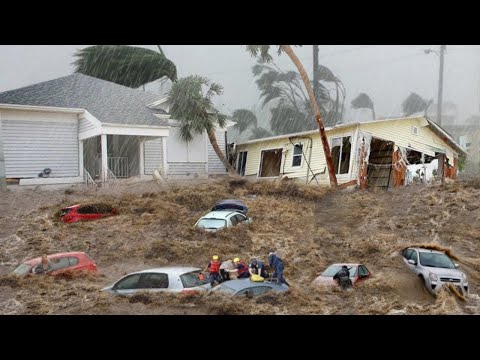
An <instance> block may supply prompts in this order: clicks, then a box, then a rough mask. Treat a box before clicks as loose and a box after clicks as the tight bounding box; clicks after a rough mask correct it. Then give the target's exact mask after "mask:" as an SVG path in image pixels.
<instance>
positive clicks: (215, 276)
mask: <svg viewBox="0 0 480 360" xmlns="http://www.w3.org/2000/svg"><path fill="white" fill-rule="evenodd" d="M221 264H222V262H221V261H220V260H219V258H218V255H213V257H212V261H210V262H209V263H208V265H207V267H206V268H205V270H204V271H205V272H206V271H208V272H209V273H210V275H208V281H209V282H210V285H211V286H212V287H213V285H214V284H215V281H217V282H218V283H219V284H220V283H221V282H222V281H223V279H222V277H221V276H220V265H221Z"/></svg>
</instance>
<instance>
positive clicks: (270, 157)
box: [259, 149, 282, 177]
mask: <svg viewBox="0 0 480 360" xmlns="http://www.w3.org/2000/svg"><path fill="white" fill-rule="evenodd" d="M281 164H282V149H273V150H264V151H262V157H261V161H260V175H259V177H277V176H279V175H280V165H281Z"/></svg>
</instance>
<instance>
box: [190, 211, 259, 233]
mask: <svg viewBox="0 0 480 360" xmlns="http://www.w3.org/2000/svg"><path fill="white" fill-rule="evenodd" d="M251 223H252V219H250V218H249V217H246V216H245V215H243V214H242V213H239V212H237V211H231V210H223V211H211V212H209V213H208V214H207V215H205V216H202V217H201V218H200V219H199V220H198V221H197V223H196V224H195V226H196V227H199V228H202V229H204V230H206V231H218V230H221V229H225V228H230V227H233V226H235V225H238V224H247V225H249V224H251Z"/></svg>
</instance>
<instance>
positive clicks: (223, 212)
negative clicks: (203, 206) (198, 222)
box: [202, 210, 241, 220]
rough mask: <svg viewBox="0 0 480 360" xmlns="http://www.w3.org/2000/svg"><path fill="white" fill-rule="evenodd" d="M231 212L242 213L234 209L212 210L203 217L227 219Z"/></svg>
mask: <svg viewBox="0 0 480 360" xmlns="http://www.w3.org/2000/svg"><path fill="white" fill-rule="evenodd" d="M231 214H241V213H240V212H238V211H232V210H220V211H210V212H209V213H208V214H206V215H205V216H202V219H222V220H225V219H226V218H227V217H229V216H230V215H231Z"/></svg>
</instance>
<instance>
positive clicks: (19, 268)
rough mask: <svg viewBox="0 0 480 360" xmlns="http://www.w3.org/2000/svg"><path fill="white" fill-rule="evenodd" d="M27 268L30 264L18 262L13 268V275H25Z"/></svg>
mask: <svg viewBox="0 0 480 360" xmlns="http://www.w3.org/2000/svg"><path fill="white" fill-rule="evenodd" d="M28 269H30V265H28V264H20V265H18V266H17V267H16V268H15V270H13V273H14V274H15V275H25V274H26V273H27V272H28Z"/></svg>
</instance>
